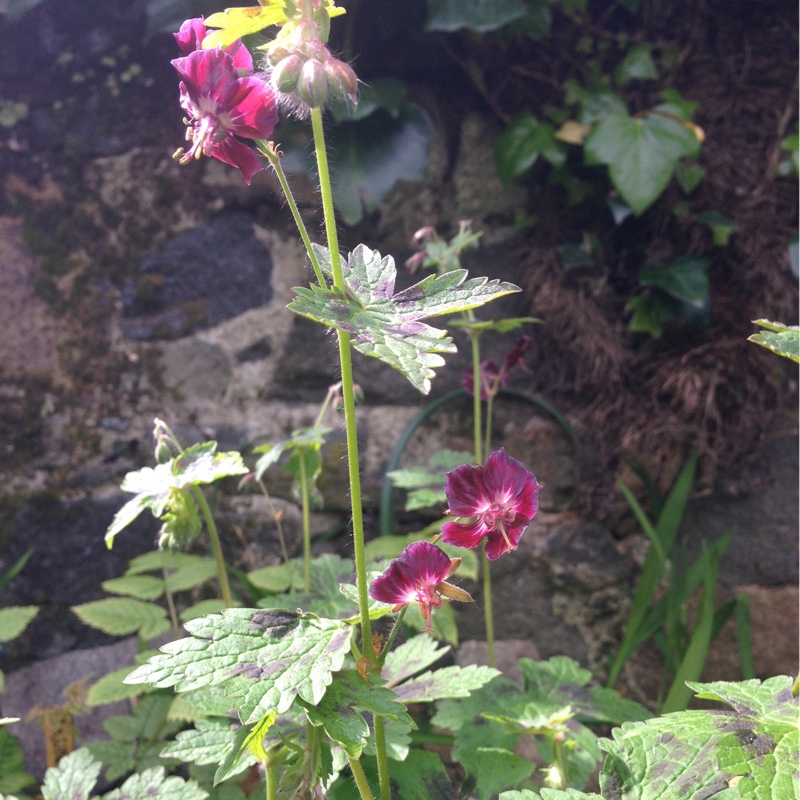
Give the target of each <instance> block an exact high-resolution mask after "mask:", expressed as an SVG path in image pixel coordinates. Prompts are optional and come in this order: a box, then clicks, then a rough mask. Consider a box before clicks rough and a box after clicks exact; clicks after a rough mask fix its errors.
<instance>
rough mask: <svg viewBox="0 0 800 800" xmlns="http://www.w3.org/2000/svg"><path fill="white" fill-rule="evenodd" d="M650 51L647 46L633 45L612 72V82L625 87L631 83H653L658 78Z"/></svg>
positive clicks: (649, 47)
mask: <svg viewBox="0 0 800 800" xmlns="http://www.w3.org/2000/svg"><path fill="white" fill-rule="evenodd" d="M652 50H653V48H652V47H651V46H650V45H649V44H635V45H634V46H633V47H631V49H630V50H628V52H627V53H626V54H625V58H623V59H622V61H621V62H620V63H619V65H618V66H617V68H616V69H615V70H614V81H615V83H616V84H617V86H625V85H626V84H628V83H630V82H631V81H654V80H655V79H656V78H658V70H657V69H656V65H655V63H654V62H653V56H652Z"/></svg>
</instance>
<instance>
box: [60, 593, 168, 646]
mask: <svg viewBox="0 0 800 800" xmlns="http://www.w3.org/2000/svg"><path fill="white" fill-rule="evenodd" d="M72 610H73V611H74V612H75V613H76V614H77V615H78V617H80V619H81V621H82V622H85V623H86V624H87V625H90V626H91V627H92V628H97V629H98V630H100V631H103V633H107V634H109V635H111V636H129V635H130V634H132V633H138V634H139V635H140V636H141V637H142V638H143V639H152V638H153V637H154V636H158V635H159V634H160V633H164V632H165V631H167V630H169V625H170V623H169V620H168V619H167V612H166V610H165V609H163V608H162V607H161V606H157V605H155V604H154V603H145V602H143V601H141V600H135V599H133V598H132V597H108V598H106V599H105V600H94V601H92V602H91V603H82V604H81V605H79V606H72Z"/></svg>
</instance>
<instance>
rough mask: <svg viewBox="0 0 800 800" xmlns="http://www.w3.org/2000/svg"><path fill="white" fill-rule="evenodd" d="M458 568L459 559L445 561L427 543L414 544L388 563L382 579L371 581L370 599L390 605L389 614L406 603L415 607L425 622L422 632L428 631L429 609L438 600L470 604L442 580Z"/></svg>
mask: <svg viewBox="0 0 800 800" xmlns="http://www.w3.org/2000/svg"><path fill="white" fill-rule="evenodd" d="M460 564H461V559H460V558H453V559H450V558H448V556H447V555H445V553H444V552H443V551H442V550H440V549H439V548H438V547H434V545H432V544H431V543H430V542H414V543H413V544H410V545H409V546H408V547H406V549H405V550H403V552H402V553H401V554H400V556H399V557H398V558H395V559H394V560H393V561H391V562H390V563H389V566H388V567H387V568H386V571H385V572H384V573H383V575H381V576H380V577H378V578H375V580H374V581H373V582H372V585H371V586H370V587H369V594H370V597H372V598H373V599H374V600H380V601H381V602H382V603H392V605H393V606H394V608H393V609H392V611H399V610H400V609H401V608H403V606H406V605H408V603H414V602H416V603H418V604H419V612H420V614H422V616H423V617H424V618H425V622H426V626H425V630H426V631H429V630H430V629H431V609H432V608H439V607H440V606H441V605H442V596H444V597H447V598H449V599H450V600H460V601H462V602H464V603H469V602H471V601H472V597H470V595H469V594H468V593H467V592H465V591H464V590H463V589H459V588H458V587H457V586H453V585H452V584H451V583H447V581H446V580H445V579H446V578H449V577H450V575H452V574H453V573H454V572H455V571H456V570H457V569H458V567H459V565H460Z"/></svg>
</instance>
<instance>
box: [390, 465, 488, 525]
mask: <svg viewBox="0 0 800 800" xmlns="http://www.w3.org/2000/svg"><path fill="white" fill-rule="evenodd" d="M471 461H472V454H471V453H468V452H466V451H456V450H439V451H438V452H437V453H434V455H433V456H431V459H430V461H429V462H428V466H427V467H424V466H419V467H410V468H407V469H398V470H394V471H392V472H389V473H388V476H389V477H390V478H391V480H392V483H393V484H394V485H395V486H397V487H399V488H401V489H410V490H411V491H409V493H408V497H407V499H406V511H413V510H415V509H419V508H430V507H431V506H434V505H437V504H441V505H442V506H444V505H446V503H447V497H446V496H445V492H444V485H445V477H446V474H447V473H448V472H450V471H451V470H454V469H455V468H456V467H460V466H462V465H463V464H469V463H470V462H471Z"/></svg>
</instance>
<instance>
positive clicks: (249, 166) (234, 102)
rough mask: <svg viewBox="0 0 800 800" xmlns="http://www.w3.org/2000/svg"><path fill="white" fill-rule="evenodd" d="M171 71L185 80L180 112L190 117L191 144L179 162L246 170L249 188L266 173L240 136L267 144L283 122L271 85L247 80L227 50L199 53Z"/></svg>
mask: <svg viewBox="0 0 800 800" xmlns="http://www.w3.org/2000/svg"><path fill="white" fill-rule="evenodd" d="M172 65H173V66H174V67H175V69H176V70H177V71H178V74H179V75H180V76H181V79H182V80H181V83H180V92H181V107H182V108H183V110H184V111H185V112H186V113H187V115H188V125H189V128H188V129H187V137H186V138H187V139H188V140H190V141H191V142H192V146H191V147H190V148H189V150H187V151H186V152H184V151H183V149H182V148H181V149H180V150H178V152H177V153H176V154H175V158H176V159H178V160H179V161H180V163H181V164H186V163H188V162H189V161H191V160H192V159H193V158H200V156H201V155H206V156H213V157H214V158H217V159H219V160H220V161H223V162H224V163H226V164H230V165H231V166H233V167H236V168H237V169H239V170H241V172H242V176H243V177H244V180H245V183H248V184H249V183H250V181H251V180H252V179H253V175H255V174H256V172H258V171H259V170H260V169H261V164H260V163H259V160H258V156H257V155H256V154H255V152H254V151H253V150H252V149H251V148H250V147H248V146H247V145H246V144H245V143H244V142H242V141H240V140H239V139H238V138H236V137H237V136H241V137H244V138H246V139H267V138H269V136H271V135H272V131H273V130H274V129H275V125H276V124H277V122H278V109H277V105H276V103H275V97H274V94H273V92H272V90H271V89H270V87H269V85H268V84H267V83H266V82H265V81H263V80H260V79H259V78H257V77H255V76H254V75H245V76H242V75H241V74H240V73H239V71H238V69H237V67H236V64H235V62H234V58H233V56H232V55H231V54H230V53H228V52H225V51H224V50H220V49H214V50H195V51H193V52H191V53H189V55H188V56H185V57H183V58H177V59H175V60H174V61H173V62H172Z"/></svg>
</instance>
